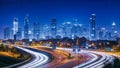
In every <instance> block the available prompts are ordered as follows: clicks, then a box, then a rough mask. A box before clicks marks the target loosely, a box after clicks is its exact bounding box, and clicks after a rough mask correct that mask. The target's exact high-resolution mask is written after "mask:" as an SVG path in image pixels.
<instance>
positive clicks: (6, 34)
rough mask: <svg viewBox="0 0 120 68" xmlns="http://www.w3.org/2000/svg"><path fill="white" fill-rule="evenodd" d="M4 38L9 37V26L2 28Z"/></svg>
mask: <svg viewBox="0 0 120 68" xmlns="http://www.w3.org/2000/svg"><path fill="white" fill-rule="evenodd" d="M4 39H5V40H7V39H10V28H9V27H5V28H4Z"/></svg>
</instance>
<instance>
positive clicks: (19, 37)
mask: <svg viewBox="0 0 120 68" xmlns="http://www.w3.org/2000/svg"><path fill="white" fill-rule="evenodd" d="M16 39H17V40H21V39H22V29H21V28H18V32H17V34H16Z"/></svg>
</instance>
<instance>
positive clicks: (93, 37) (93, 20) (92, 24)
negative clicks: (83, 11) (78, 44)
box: [90, 14, 96, 40]
mask: <svg viewBox="0 0 120 68" xmlns="http://www.w3.org/2000/svg"><path fill="white" fill-rule="evenodd" d="M90 40H96V14H92V15H91V18H90Z"/></svg>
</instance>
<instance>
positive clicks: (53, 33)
mask: <svg viewBox="0 0 120 68" xmlns="http://www.w3.org/2000/svg"><path fill="white" fill-rule="evenodd" d="M56 29H57V21H56V19H55V18H53V19H52V21H51V35H52V37H53V38H55V37H56V33H57V30H56Z"/></svg>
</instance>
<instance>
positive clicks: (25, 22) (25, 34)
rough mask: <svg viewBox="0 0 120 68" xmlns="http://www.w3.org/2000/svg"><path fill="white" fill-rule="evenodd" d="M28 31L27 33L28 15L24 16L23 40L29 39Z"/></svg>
mask: <svg viewBox="0 0 120 68" xmlns="http://www.w3.org/2000/svg"><path fill="white" fill-rule="evenodd" d="M28 31H29V20H28V15H26V17H25V20H24V39H29V35H28Z"/></svg>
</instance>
